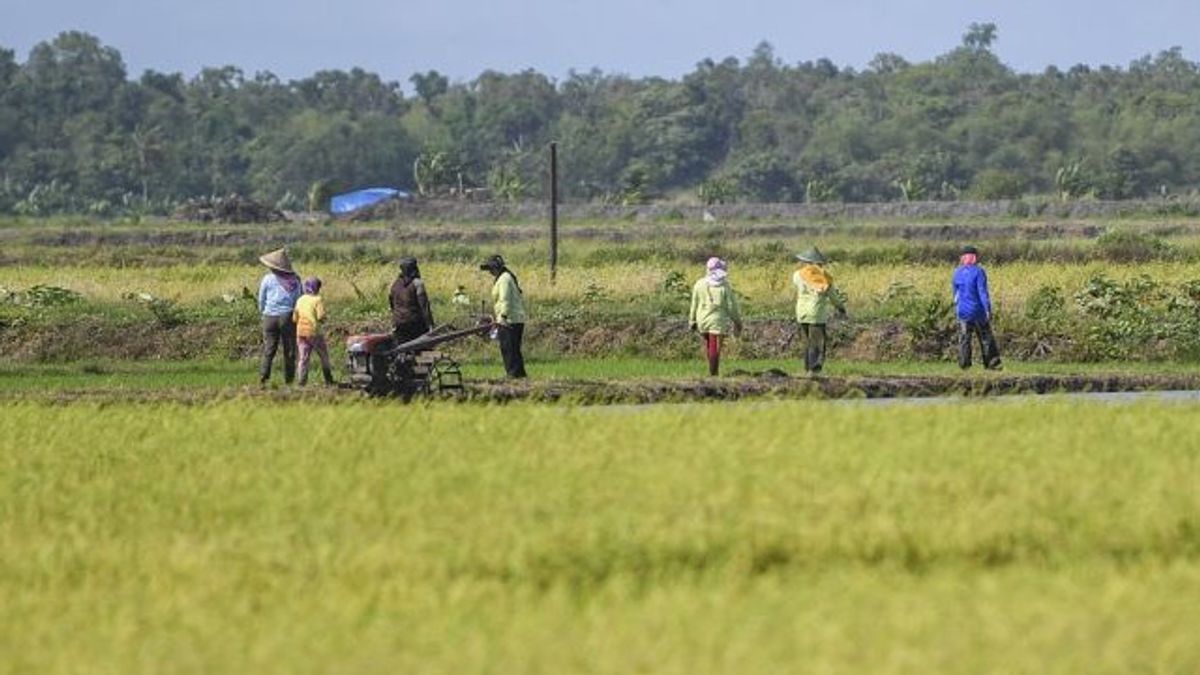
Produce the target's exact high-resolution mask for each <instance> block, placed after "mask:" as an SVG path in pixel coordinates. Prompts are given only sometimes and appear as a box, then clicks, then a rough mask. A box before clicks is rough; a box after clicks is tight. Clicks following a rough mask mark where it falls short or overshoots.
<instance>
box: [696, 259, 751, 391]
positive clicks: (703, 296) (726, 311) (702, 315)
mask: <svg viewBox="0 0 1200 675" xmlns="http://www.w3.org/2000/svg"><path fill="white" fill-rule="evenodd" d="M705 269H706V274H705V275H704V276H703V277H701V278H700V279H698V280H697V281H696V283H695V285H693V286H692V308H691V311H690V312H689V313H688V328H690V329H691V330H692V331H693V332H696V333H699V334H701V335H703V336H704V354H705V357H706V358H707V359H708V374H709V375H718V374H720V369H721V343H722V341H723V340H724V338H725V336H726V335H730V334H732V335H741V333H742V313H741V310H740V309H739V308H738V301H737V293H735V292H734V290H733V286H732V285H730V283H729V266H728V265H727V264H726V262H725V261H724V260H721V259H720V258H717V257H713V258H709V259H708V263H707V264H706V265H705Z"/></svg>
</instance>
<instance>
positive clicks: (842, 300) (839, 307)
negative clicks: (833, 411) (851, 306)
mask: <svg viewBox="0 0 1200 675" xmlns="http://www.w3.org/2000/svg"><path fill="white" fill-rule="evenodd" d="M796 260H798V261H799V262H800V267H799V269H797V270H796V271H795V272H794V273H793V274H792V285H793V286H795V287H796V321H797V323H799V324H800V331H801V332H802V333H803V334H804V370H805V372H807V373H809V374H810V375H815V374H817V373H820V372H821V368H822V367H823V366H824V365H825V326H826V324H827V323H829V313H830V310H834V311H836V312H837V314H838V316H845V315H846V295H845V294H844V293H842V291H841V289H839V288H838V287H836V286H834V285H833V276H832V275H830V274H829V272H828V271H826V269H825V264H826V263H827V262H829V260H828V259H827V258H826V257H825V256H824V255H822V254H821V252H820V251H819V250H817V248H816V247H813V248H810V249H808V250H807V251H805V252H803V253H801V254H799V255H797V256H796Z"/></svg>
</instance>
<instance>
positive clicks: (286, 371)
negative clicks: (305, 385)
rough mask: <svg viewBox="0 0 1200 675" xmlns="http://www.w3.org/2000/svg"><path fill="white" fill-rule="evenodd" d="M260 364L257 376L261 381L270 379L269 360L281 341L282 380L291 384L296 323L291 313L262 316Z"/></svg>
mask: <svg viewBox="0 0 1200 675" xmlns="http://www.w3.org/2000/svg"><path fill="white" fill-rule="evenodd" d="M262 336H263V344H262V366H261V367H260V368H259V370H258V378H259V380H260V381H262V382H266V381H267V380H269V379H271V362H272V361H274V360H275V351H276V350H278V349H279V344H280V343H283V381H284V382H286V383H287V384H291V383H292V381H293V380H295V379H296V324H295V323H293V322H292V315H291V314H286V315H284V316H264V317H263V318H262Z"/></svg>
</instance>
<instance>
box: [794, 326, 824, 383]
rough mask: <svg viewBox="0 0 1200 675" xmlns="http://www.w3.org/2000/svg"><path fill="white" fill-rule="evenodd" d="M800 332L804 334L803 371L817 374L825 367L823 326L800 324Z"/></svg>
mask: <svg viewBox="0 0 1200 675" xmlns="http://www.w3.org/2000/svg"><path fill="white" fill-rule="evenodd" d="M800 332H801V333H803V334H804V370H806V371H808V372H810V373H819V372H821V367H822V366H824V365H825V324H823V323H802V324H800Z"/></svg>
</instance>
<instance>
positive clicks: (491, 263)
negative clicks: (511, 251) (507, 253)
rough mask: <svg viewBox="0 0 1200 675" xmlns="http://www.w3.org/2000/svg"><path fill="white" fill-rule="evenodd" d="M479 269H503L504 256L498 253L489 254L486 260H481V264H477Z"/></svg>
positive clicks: (494, 270) (497, 270)
mask: <svg viewBox="0 0 1200 675" xmlns="http://www.w3.org/2000/svg"><path fill="white" fill-rule="evenodd" d="M479 269H481V270H487V271H489V272H497V273H498V272H500V271H501V270H504V269H505V265H504V258H503V257H501V256H500V254H496V255H494V256H491V257H489V258H488V259H487V260H484V261H483V264H482V265H480V266H479Z"/></svg>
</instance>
